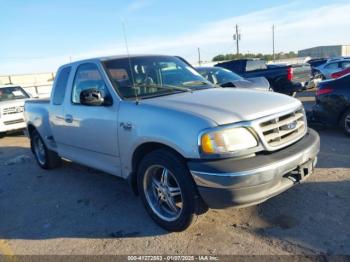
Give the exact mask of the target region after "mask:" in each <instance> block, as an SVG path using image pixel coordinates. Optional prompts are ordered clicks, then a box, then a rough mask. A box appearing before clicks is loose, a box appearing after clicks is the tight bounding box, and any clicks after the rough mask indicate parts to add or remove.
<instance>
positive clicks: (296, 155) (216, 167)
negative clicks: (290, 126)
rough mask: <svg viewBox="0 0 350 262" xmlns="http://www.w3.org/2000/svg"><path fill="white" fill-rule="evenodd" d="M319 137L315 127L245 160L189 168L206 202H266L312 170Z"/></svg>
mask: <svg viewBox="0 0 350 262" xmlns="http://www.w3.org/2000/svg"><path fill="white" fill-rule="evenodd" d="M319 149H320V138H319V136H318V134H317V133H316V132H315V131H313V130H312V129H309V130H308V133H307V134H306V135H305V136H304V137H303V138H302V139H301V140H299V141H298V142H296V143H295V144H293V145H291V146H288V147H287V148H284V149H281V150H279V151H276V152H273V153H269V154H257V155H255V156H254V157H250V158H243V159H232V158H230V159H224V160H216V161H206V162H203V161H195V160H193V161H190V162H188V166H189V169H190V171H191V174H192V176H193V178H194V181H195V182H196V184H197V187H198V190H199V193H200V195H201V197H202V198H203V200H204V202H206V203H207V205H208V206H209V207H211V208H226V207H232V206H249V205H254V204H258V203H260V202H263V201H265V200H267V199H269V198H271V197H273V196H275V195H278V194H279V193H281V192H283V191H285V190H287V189H288V188H290V187H292V186H293V185H295V184H296V183H298V182H301V181H302V180H304V179H305V178H306V177H308V176H309V175H310V174H311V173H312V172H313V167H314V166H315V165H316V161H317V154H318V152H319Z"/></svg>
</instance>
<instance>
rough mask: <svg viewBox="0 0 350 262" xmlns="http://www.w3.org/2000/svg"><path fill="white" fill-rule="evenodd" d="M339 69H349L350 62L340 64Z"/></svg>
mask: <svg viewBox="0 0 350 262" xmlns="http://www.w3.org/2000/svg"><path fill="white" fill-rule="evenodd" d="M341 67H342V68H343V69H345V68H348V67H350V61H345V62H342V65H341Z"/></svg>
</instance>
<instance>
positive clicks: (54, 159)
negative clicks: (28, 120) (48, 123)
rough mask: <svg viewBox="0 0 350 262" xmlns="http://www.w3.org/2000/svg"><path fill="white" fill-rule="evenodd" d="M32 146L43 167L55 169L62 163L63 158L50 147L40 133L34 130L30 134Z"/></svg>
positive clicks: (38, 161) (37, 159)
mask: <svg viewBox="0 0 350 262" xmlns="http://www.w3.org/2000/svg"><path fill="white" fill-rule="evenodd" d="M30 146H31V149H32V152H33V154H34V157H35V160H36V161H37V163H38V165H39V166H40V167H41V168H43V169H53V168H55V167H57V166H59V165H60V164H61V158H60V157H59V156H58V154H57V153H56V152H54V151H51V150H50V149H48V148H47V147H46V145H45V143H44V141H43V139H42V138H41V136H40V135H39V133H38V132H37V131H36V130H34V131H33V132H32V134H31V136H30Z"/></svg>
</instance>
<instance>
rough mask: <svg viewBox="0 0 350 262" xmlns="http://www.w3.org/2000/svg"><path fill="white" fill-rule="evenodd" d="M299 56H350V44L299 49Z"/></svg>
mask: <svg viewBox="0 0 350 262" xmlns="http://www.w3.org/2000/svg"><path fill="white" fill-rule="evenodd" d="M298 56H299V57H306V56H310V57H312V58H322V57H336V56H350V45H330V46H317V47H312V48H308V49H303V50H300V51H298Z"/></svg>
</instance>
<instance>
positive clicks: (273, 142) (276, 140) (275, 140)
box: [260, 108, 306, 147]
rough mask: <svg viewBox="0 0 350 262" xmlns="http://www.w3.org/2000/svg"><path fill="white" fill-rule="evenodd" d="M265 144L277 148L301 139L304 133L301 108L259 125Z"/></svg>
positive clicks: (304, 126) (303, 114) (303, 116)
mask: <svg viewBox="0 0 350 262" xmlns="http://www.w3.org/2000/svg"><path fill="white" fill-rule="evenodd" d="M260 129H261V132H262V134H263V139H264V140H265V143H266V144H267V145H268V146H270V147H279V146H282V145H284V144H288V143H290V142H293V141H295V140H297V139H298V138H300V137H302V136H303V135H304V134H305V131H306V121H305V113H304V110H303V109H302V108H300V109H298V110H296V111H294V112H292V113H289V114H286V115H282V116H279V117H276V118H274V119H271V120H268V121H265V122H262V123H260Z"/></svg>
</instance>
